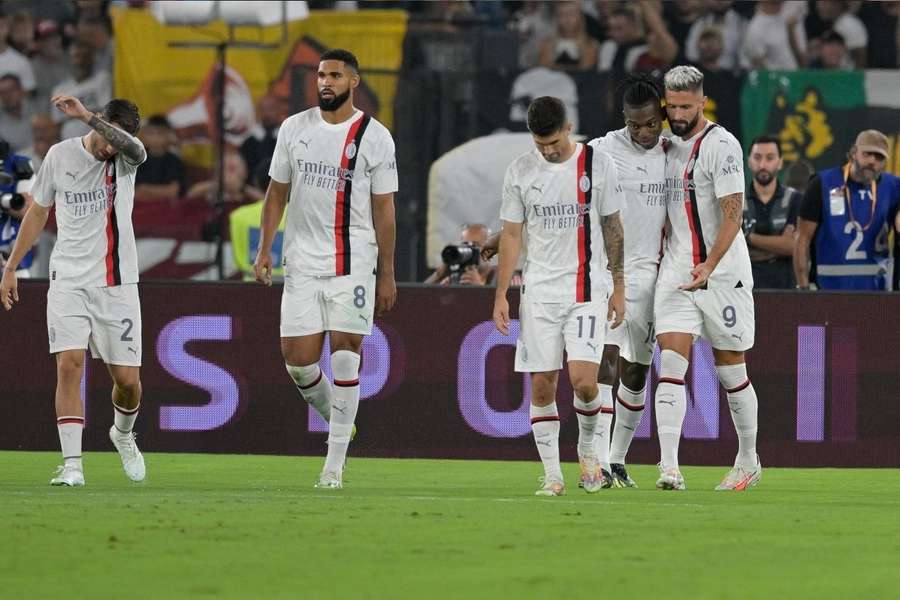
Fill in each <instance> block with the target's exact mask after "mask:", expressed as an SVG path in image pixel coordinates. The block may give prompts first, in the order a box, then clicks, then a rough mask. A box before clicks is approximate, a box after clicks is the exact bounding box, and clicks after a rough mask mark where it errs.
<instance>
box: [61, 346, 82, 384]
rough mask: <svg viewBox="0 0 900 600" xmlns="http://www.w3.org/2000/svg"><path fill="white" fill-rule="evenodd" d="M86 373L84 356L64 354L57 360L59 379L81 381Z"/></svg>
mask: <svg viewBox="0 0 900 600" xmlns="http://www.w3.org/2000/svg"><path fill="white" fill-rule="evenodd" d="M83 371H84V356H83V355H80V354H73V353H69V352H63V353H61V354H59V355H58V356H57V358H56V373H57V376H58V377H59V379H72V378H77V379H79V380H80V379H81V375H82V372H83Z"/></svg>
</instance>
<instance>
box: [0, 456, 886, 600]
mask: <svg viewBox="0 0 900 600" xmlns="http://www.w3.org/2000/svg"><path fill="white" fill-rule="evenodd" d="M146 459H147V471H148V479H147V481H146V482H145V483H143V484H132V483H131V482H129V481H128V480H127V479H126V478H125V475H124V473H123V472H122V470H121V465H120V463H119V459H118V456H117V455H115V454H112V453H90V454H87V455H85V477H86V479H87V486H86V487H84V488H74V489H69V488H53V487H51V486H50V485H48V482H49V480H50V477H51V476H52V474H53V468H54V467H55V466H56V465H57V464H58V462H59V457H58V454H56V453H32V452H0V582H2V585H0V596H2V597H3V598H11V599H12V598H15V599H19V598H66V599H67V600H68V599H71V598H128V599H138V598H160V599H163V598H194V597H196V598H211V597H213V598H422V599H423V600H424V599H432V598H515V599H522V598H555V597H561V598H626V599H638V598H651V597H658V596H663V595H664V596H667V597H683V598H807V597H808V598H842V599H846V598H887V597H897V594H898V593H900V592H898V591H897V583H896V580H897V579H896V571H897V564H898V557H900V538H898V534H900V502H898V500H897V498H898V497H900V475H898V472H897V471H896V470H863V469H859V470H837V469H820V470H815V469H766V470H765V471H764V473H763V479H762V482H761V483H760V485H759V486H758V487H757V488H755V489H753V490H752V491H750V492H749V493H743V494H741V493H721V492H718V493H717V492H713V491H712V488H713V487H714V486H715V485H716V484H717V483H718V481H719V480H720V479H721V477H722V476H723V475H724V473H725V470H726V469H724V468H708V467H704V468H691V467H686V468H684V469H683V472H684V475H685V478H686V481H687V486H688V490H687V491H685V492H659V491H656V490H655V489H654V482H655V481H656V477H657V472H656V468H655V467H651V466H634V467H631V472H632V476H633V477H634V478H635V480H637V482H638V485H639V486H640V489H635V490H619V489H613V490H603V491H602V492H600V493H599V494H595V495H587V494H585V493H584V492H583V491H581V490H579V489H578V488H577V487H576V484H577V478H578V468H577V465H573V464H567V465H564V472H565V475H566V477H567V483H568V485H569V490H568V494H567V495H566V496H563V497H561V498H535V497H534V496H533V495H532V494H533V492H534V490H535V489H537V487H538V484H537V477H538V475H540V474H541V468H540V465H539V464H538V463H537V461H535V462H487V461H437V460H385V459H361V458H351V461H350V464H349V468H348V471H347V473H346V474H345V481H344V484H345V488H344V489H343V490H337V491H325V490H316V489H313V487H312V484H313V481H314V480H315V478H316V475H317V474H318V471H319V468H320V467H321V464H322V459H321V458H307V457H273V456H233V455H224V456H223V455H196V454H153V453H148V454H146Z"/></svg>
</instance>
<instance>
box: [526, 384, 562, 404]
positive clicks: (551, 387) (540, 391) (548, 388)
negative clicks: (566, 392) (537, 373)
mask: <svg viewBox="0 0 900 600" xmlns="http://www.w3.org/2000/svg"><path fill="white" fill-rule="evenodd" d="M555 401H556V382H555V381H552V380H548V379H544V378H542V377H532V378H531V403H532V404H534V405H535V406H550V405H551V404H552V403H553V402H555Z"/></svg>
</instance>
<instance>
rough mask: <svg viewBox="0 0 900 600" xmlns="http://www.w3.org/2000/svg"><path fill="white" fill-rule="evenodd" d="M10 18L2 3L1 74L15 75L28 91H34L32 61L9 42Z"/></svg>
mask: <svg viewBox="0 0 900 600" xmlns="http://www.w3.org/2000/svg"><path fill="white" fill-rule="evenodd" d="M9 28H10V19H9V17H8V16H7V14H6V13H5V12H4V10H3V5H2V4H0V76H3V75H7V74H10V75H15V76H16V77H18V79H19V81H20V82H21V84H22V87H23V88H24V89H25V91H26V92H29V93H31V92H32V91H34V85H35V84H34V71H33V70H32V69H31V63H30V62H28V59H27V58H25V57H24V56H22V54H21V53H20V52H19V51H18V50H16V49H15V48H13V47H11V46H10V45H9V44H8V43H7V38H8V37H9Z"/></svg>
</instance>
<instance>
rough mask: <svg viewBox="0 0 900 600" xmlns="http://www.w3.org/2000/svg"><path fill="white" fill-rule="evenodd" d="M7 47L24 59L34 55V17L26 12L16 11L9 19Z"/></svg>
mask: <svg viewBox="0 0 900 600" xmlns="http://www.w3.org/2000/svg"><path fill="white" fill-rule="evenodd" d="M9 45H10V46H12V47H13V48H15V49H16V51H17V52H19V54H21V55H22V56H24V57H26V58H28V57H30V56H32V55H33V54H34V50H35V48H34V17H32V16H31V13H30V12H28V11H27V10H20V11H17V12H15V13H13V15H12V17H11V18H10V19H9Z"/></svg>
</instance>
